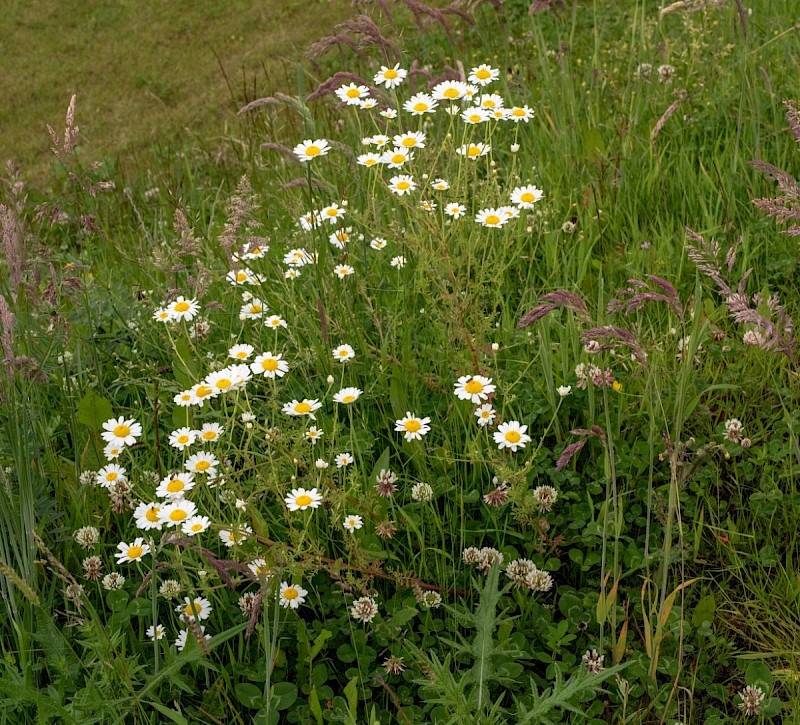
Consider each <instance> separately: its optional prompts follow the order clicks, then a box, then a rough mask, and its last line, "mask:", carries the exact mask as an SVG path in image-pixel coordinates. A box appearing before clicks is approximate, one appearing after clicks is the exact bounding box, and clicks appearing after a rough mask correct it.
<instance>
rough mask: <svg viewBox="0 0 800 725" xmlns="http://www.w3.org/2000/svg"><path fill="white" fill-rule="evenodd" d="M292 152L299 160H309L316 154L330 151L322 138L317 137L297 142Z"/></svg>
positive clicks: (321, 154)
mask: <svg viewBox="0 0 800 725" xmlns="http://www.w3.org/2000/svg"><path fill="white" fill-rule="evenodd" d="M293 150H294V154H295V156H297V157H298V158H299V159H300V161H304V162H305V161H311V159H313V158H316V157H317V156H325V154H327V153H328V151H330V150H331V149H330V145H329V144H328V142H327V141H326V140H325V139H324V138H318V139H315V140H313V141H312V140H311V139H307V140H306V141H303V142H302V143H299V144H297V146H295V147H294V149H293Z"/></svg>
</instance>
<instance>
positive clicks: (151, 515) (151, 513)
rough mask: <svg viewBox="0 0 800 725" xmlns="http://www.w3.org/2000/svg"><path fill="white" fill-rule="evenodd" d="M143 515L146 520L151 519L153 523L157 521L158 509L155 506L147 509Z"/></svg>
mask: <svg viewBox="0 0 800 725" xmlns="http://www.w3.org/2000/svg"><path fill="white" fill-rule="evenodd" d="M144 517H145V518H146V519H147V520H148V521H152V522H153V523H155V522H156V521H158V509H157V508H155V507H153V508H149V509H147V513H146V514H145V515H144Z"/></svg>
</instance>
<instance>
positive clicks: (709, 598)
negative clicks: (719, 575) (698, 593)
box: [692, 594, 717, 627]
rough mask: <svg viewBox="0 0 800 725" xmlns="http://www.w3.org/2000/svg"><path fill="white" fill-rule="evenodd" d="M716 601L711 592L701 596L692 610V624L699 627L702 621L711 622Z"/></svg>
mask: <svg viewBox="0 0 800 725" xmlns="http://www.w3.org/2000/svg"><path fill="white" fill-rule="evenodd" d="M716 609H717V602H716V601H715V599H714V595H713V594H708V595H706V596H705V597H702V598H701V599H700V601H699V602H698V603H697V606H696V607H695V608H694V612H692V626H694V627H699V626H700V625H701V624H703V622H709V623H713V621H714V612H715V611H716Z"/></svg>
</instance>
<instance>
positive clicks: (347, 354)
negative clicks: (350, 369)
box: [333, 345, 356, 363]
mask: <svg viewBox="0 0 800 725" xmlns="http://www.w3.org/2000/svg"><path fill="white" fill-rule="evenodd" d="M355 356H356V353H355V351H354V350H353V348H352V347H350V345H339V347H335V348H334V349H333V359H334V360H338V361H339V362H343V363H344V362H347V361H348V360H352V359H353V358H354V357H355Z"/></svg>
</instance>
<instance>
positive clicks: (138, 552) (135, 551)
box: [128, 546, 144, 559]
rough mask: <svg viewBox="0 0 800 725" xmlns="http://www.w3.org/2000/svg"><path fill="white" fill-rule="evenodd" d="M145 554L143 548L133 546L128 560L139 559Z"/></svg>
mask: <svg viewBox="0 0 800 725" xmlns="http://www.w3.org/2000/svg"><path fill="white" fill-rule="evenodd" d="M143 552H144V549H143V548H142V547H141V546H131V547H130V548H129V549H128V558H129V559H138V558H139V557H140V556H141V555H142V553H143Z"/></svg>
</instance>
